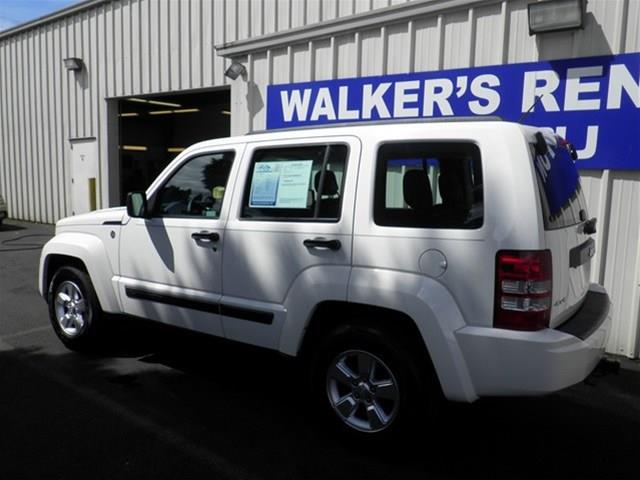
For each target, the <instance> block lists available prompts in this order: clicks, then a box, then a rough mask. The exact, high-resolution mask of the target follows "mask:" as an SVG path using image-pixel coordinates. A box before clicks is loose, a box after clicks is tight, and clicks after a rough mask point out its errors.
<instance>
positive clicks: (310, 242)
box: [302, 238, 342, 250]
mask: <svg viewBox="0 0 640 480" xmlns="http://www.w3.org/2000/svg"><path fill="white" fill-rule="evenodd" d="M302 243H303V245H304V246H305V247H307V248H328V249H329V250H340V247H341V246H342V244H341V243H340V240H326V239H324V238H307V239H306V240H305V241H304V242H302Z"/></svg>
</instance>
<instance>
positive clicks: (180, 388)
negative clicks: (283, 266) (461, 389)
mask: <svg viewBox="0 0 640 480" xmlns="http://www.w3.org/2000/svg"><path fill="white" fill-rule="evenodd" d="M113 335H114V337H113V338H112V341H115V342H116V343H117V344H118V345H117V348H114V349H113V350H112V351H111V352H108V354H105V355H101V356H85V355H80V354H75V353H71V352H64V353H61V354H59V355H53V354H45V353H43V352H41V351H38V350H8V351H0V374H1V375H2V376H3V377H4V379H3V383H4V384H5V385H16V386H17V387H15V388H13V389H11V390H10V391H5V392H4V393H3V399H2V403H4V404H5V406H4V407H3V408H1V409H0V425H2V435H1V436H0V452H4V454H1V453H0V455H2V456H4V455H6V454H7V452H12V454H11V457H10V458H4V459H3V471H4V472H5V473H6V474H7V475H8V476H7V477H6V478H18V476H20V475H21V476H20V478H25V476H24V474H25V473H28V474H29V475H32V478H44V477H46V478H57V477H56V475H58V476H60V475H62V476H61V477H60V478H62V477H64V478H85V477H86V475H87V474H90V475H91V478H134V477H135V478H200V477H201V476H202V477H203V476H204V475H205V474H206V475H211V474H212V473H213V474H216V475H217V477H216V478H218V477H222V478H261V479H281V478H291V479H323V480H326V479H334V478H349V479H352V480H353V479H385V480H388V479H391V478H393V479H412V478H416V479H417V478H421V479H423V478H474V479H476V478H491V479H496V478H505V479H507V478H508V479H522V478H545V479H548V478H560V477H563V478H566V477H567V476H569V478H581V479H582V478H622V477H626V476H628V474H629V473H631V472H633V471H636V470H637V459H636V454H637V452H638V445H639V444H640V443H639V441H640V373H637V372H631V371H622V372H621V373H620V374H619V375H618V376H610V377H604V378H601V379H596V383H597V385H596V386H589V385H586V384H581V385H577V386H575V387H573V388H571V389H569V390H567V391H565V392H562V393H560V394H556V395H551V396H547V397H540V398H529V399H488V400H482V401H479V402H477V403H475V404H473V405H455V404H449V405H448V406H447V408H446V411H445V412H444V416H443V419H442V421H441V425H440V426H437V427H434V426H427V425H425V426H424V427H423V430H422V431H423V434H422V435H420V436H419V437H418V438H406V439H403V440H402V441H400V442H398V443H395V444H393V445H376V446H375V447H373V446H371V445H360V444H358V443H355V442H353V440H352V439H350V438H348V437H347V438H345V437H340V436H337V435H335V434H334V433H333V432H332V431H330V430H329V429H327V428H326V427H325V426H323V425H321V424H319V422H318V421H317V420H316V419H315V417H314V415H313V411H311V408H310V407H311V405H312V402H311V401H310V399H309V398H308V396H307V394H306V391H305V389H304V376H303V375H301V374H300V373H299V370H298V368H297V365H296V364H295V363H294V362H292V361H290V360H288V359H286V358H283V357H281V356H279V355H277V354H274V353H272V352H265V351H262V350H258V349H254V348H251V347H247V346H244V345H239V344H232V343H230V342H226V341H220V340H216V339H211V338H208V337H202V336H199V335H195V334H192V333H187V332H183V331H176V330H173V329H168V328H164V327H161V328H159V327H157V326H155V325H149V324H147V323H142V322H137V321H136V322H133V323H132V322H131V321H128V320H127V319H116V326H115V328H114V330H113ZM132 362H133V363H132ZM36 377H44V378H36ZM12 407H14V408H13V409H12ZM12 411H13V412H19V415H15V414H14V415H12ZM16 438H19V439H21V440H20V441H19V442H16V441H15V439H16ZM35 458H37V461H33V460H34V459H35ZM7 466H8V469H7ZM3 476H4V474H3Z"/></svg>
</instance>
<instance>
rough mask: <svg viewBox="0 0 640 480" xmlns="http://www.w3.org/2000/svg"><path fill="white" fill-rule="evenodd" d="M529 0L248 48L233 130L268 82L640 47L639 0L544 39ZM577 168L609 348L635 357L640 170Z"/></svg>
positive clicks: (590, 8)
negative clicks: (607, 303)
mask: <svg viewBox="0 0 640 480" xmlns="http://www.w3.org/2000/svg"><path fill="white" fill-rule="evenodd" d="M529 1H530V0H513V1H487V2H483V3H482V4H480V5H474V7H473V8H462V9H458V10H455V9H454V10H450V9H449V10H446V11H444V12H441V13H438V12H435V13H433V14H428V15H424V16H418V17H413V16H412V17H410V18H407V19H405V20H404V21H400V22H397V23H394V24H387V25H383V26H376V27H375V28H371V29H363V30H356V31H349V32H344V33H343V34H339V35H336V36H331V37H330V38H320V39H313V40H311V41H307V42H303V43H298V44H292V45H282V46H277V47H275V48H270V49H269V50H266V51H264V50H263V51H260V50H255V51H249V52H247V54H246V55H242V56H240V57H238V58H237V59H238V60H240V61H241V62H243V63H244V64H245V65H247V67H248V70H249V74H248V79H247V81H246V82H244V81H242V80H238V81H236V83H235V84H234V87H233V89H232V102H233V104H234V118H233V123H232V131H233V133H234V134H240V133H244V132H246V131H249V130H261V129H264V127H265V106H264V99H265V98H266V86H267V85H268V84H271V83H289V82H301V81H312V80H321V79H327V78H329V79H330V78H341V77H354V76H366V75H383V74H392V73H406V72H412V71H429V70H438V69H448V68H456V67H474V66H482V65H493V64H502V63H516V62H529V61H537V60H544V59H559V58H571V57H583V56H594V55H602V54H609V53H613V54H618V53H628V52H639V51H640V2H638V1H635V0H617V1H612V0H589V2H588V4H587V17H586V28H585V29H584V30H580V31H577V32H561V33H554V34H547V35H544V36H529V31H528V21H527V8H526V6H527V3H529ZM425 3H428V2H425ZM639 161H640V159H639ZM582 173H583V184H584V189H585V192H586V194H587V198H588V204H589V208H590V211H591V212H590V213H591V214H592V215H596V216H598V229H599V230H598V235H597V242H598V249H599V250H598V256H597V258H596V259H595V262H594V269H593V276H592V279H593V280H594V281H598V282H600V283H604V285H605V286H606V287H607V289H608V290H609V292H610V293H611V297H612V301H613V308H614V312H615V326H614V330H613V332H612V334H611V338H610V341H609V344H608V350H609V351H610V352H613V353H619V354H622V355H627V356H637V355H638V323H639V321H640V319H639V313H638V312H639V306H638V305H639V302H640V252H639V250H640V243H639V241H640V208H638V206H639V205H640V174H639V173H637V172H635V173H625V172H610V171H605V172H602V171H584V172H582Z"/></svg>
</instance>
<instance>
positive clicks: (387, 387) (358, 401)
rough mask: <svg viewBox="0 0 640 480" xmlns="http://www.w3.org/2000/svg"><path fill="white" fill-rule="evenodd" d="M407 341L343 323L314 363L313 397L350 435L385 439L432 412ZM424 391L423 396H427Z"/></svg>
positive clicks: (327, 339) (325, 341) (429, 394)
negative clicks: (343, 325)
mask: <svg viewBox="0 0 640 480" xmlns="http://www.w3.org/2000/svg"><path fill="white" fill-rule="evenodd" d="M411 351H412V349H411V348H408V347H407V344H406V342H403V341H402V340H401V339H399V338H395V337H394V336H393V335H389V333H388V332H383V331H382V330H379V329H376V328H367V327H342V328H340V329H338V330H336V331H334V332H332V333H331V334H330V335H328V336H327V337H326V338H325V339H324V341H323V342H322V343H321V345H320V348H319V350H318V351H317V354H316V359H315V361H314V362H313V363H314V365H313V371H312V380H313V388H314V395H315V397H316V400H317V401H318V402H319V404H320V405H319V406H320V408H322V409H323V410H324V412H325V415H326V416H327V417H329V418H330V420H331V422H333V424H334V425H335V426H336V427H338V428H339V429H342V430H343V431H346V432H348V433H350V434H352V435H355V436H359V437H366V438H368V439H385V438H388V437H391V436H394V435H396V434H397V433H398V432H400V431H403V430H407V429H408V427H410V426H412V425H415V424H416V421H417V420H420V419H421V418H425V417H427V416H428V414H429V413H430V412H431V411H432V407H433V404H434V403H433V400H434V398H435V395H432V393H435V391H431V390H430V388H429V386H428V382H424V381H423V379H424V377H425V376H424V375H422V374H421V368H422V369H423V370H424V369H429V365H428V363H427V364H426V365H419V364H418V363H417V362H416V359H415V357H414V355H412V353H410V352H411ZM425 393H426V394H425Z"/></svg>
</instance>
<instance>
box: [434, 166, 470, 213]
mask: <svg viewBox="0 0 640 480" xmlns="http://www.w3.org/2000/svg"><path fill="white" fill-rule="evenodd" d="M438 186H439V187H440V196H441V197H442V203H443V204H444V205H446V206H447V207H448V208H450V209H453V210H455V211H457V212H459V213H460V214H462V215H466V214H467V213H468V212H469V210H470V209H471V205H472V204H473V186H472V184H471V174H470V171H469V165H468V163H467V162H465V161H464V160H463V159H449V160H445V161H443V162H442V163H441V165H440V177H439V178H438Z"/></svg>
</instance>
